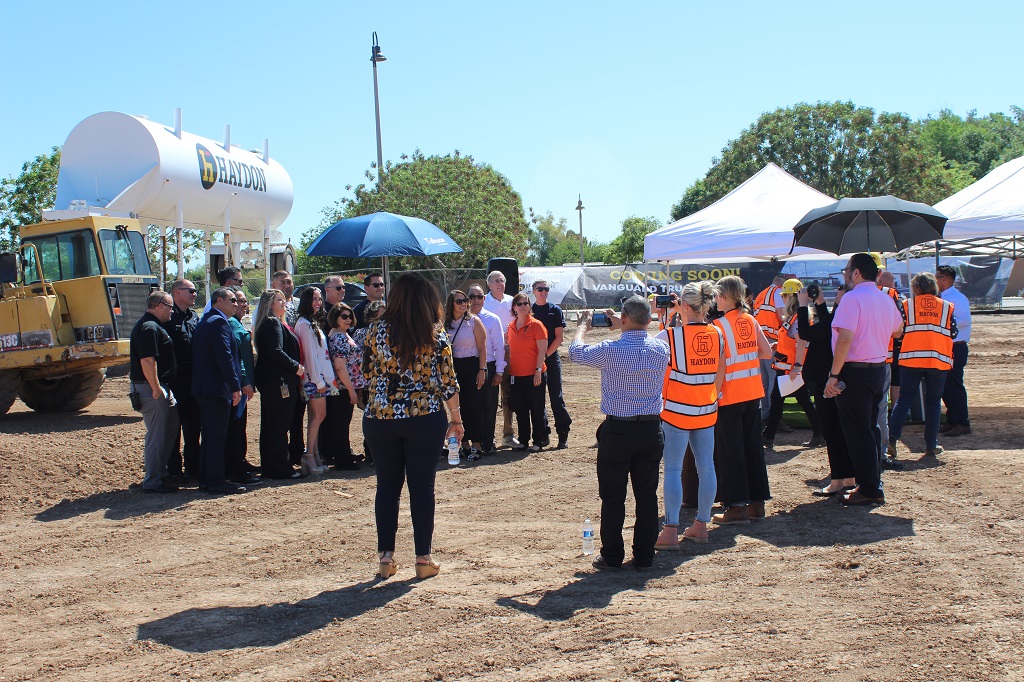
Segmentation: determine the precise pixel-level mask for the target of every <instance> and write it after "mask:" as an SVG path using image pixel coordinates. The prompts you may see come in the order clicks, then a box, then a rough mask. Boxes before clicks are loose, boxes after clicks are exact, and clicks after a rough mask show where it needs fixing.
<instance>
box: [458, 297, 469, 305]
mask: <svg viewBox="0 0 1024 682" xmlns="http://www.w3.org/2000/svg"><path fill="white" fill-rule="evenodd" d="M467 303H469V299H468V298H457V299H455V305H466V304H467Z"/></svg>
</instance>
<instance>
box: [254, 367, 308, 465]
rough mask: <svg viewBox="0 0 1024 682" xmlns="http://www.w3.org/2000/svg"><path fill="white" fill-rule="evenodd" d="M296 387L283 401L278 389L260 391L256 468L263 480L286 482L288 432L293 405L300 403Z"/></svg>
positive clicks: (288, 463)
mask: <svg viewBox="0 0 1024 682" xmlns="http://www.w3.org/2000/svg"><path fill="white" fill-rule="evenodd" d="M298 392H299V389H298V387H297V386H293V387H290V389H289V395H288V397H287V398H282V397H281V387H280V385H278V386H267V387H263V388H261V389H260V468H261V473H262V474H263V476H264V477H265V478H288V477H290V476H291V475H292V471H294V469H292V465H291V462H290V461H289V459H288V430H289V429H290V428H291V425H292V416H293V415H294V414H295V402H296V401H297V400H298V401H301V400H300V398H299V396H298Z"/></svg>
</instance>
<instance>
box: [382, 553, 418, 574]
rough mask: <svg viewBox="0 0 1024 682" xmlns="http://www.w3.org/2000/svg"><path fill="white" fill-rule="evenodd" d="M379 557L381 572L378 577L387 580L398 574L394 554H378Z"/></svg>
mask: <svg viewBox="0 0 1024 682" xmlns="http://www.w3.org/2000/svg"><path fill="white" fill-rule="evenodd" d="M377 556H378V557H379V558H380V570H379V571H378V573H377V575H379V576H380V577H381V578H382V579H384V580H387V579H388V578H390V577H391V576H393V575H394V574H395V573H398V564H396V563H395V558H394V552H377ZM417 573H418V572H417Z"/></svg>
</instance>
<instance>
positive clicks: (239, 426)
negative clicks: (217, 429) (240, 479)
mask: <svg viewBox="0 0 1024 682" xmlns="http://www.w3.org/2000/svg"><path fill="white" fill-rule="evenodd" d="M235 410H236V408H234V407H233V408H231V417H230V419H228V433H227V440H226V441H225V442H224V470H225V472H226V474H227V476H228V478H234V477H236V476H244V475H245V474H248V473H249V463H248V462H246V461H245V455H246V454H247V453H248V450H249V445H248V443H247V442H246V437H245V427H246V424H247V423H248V420H249V403H248V401H246V404H245V407H243V408H242V414H241V416H239V417H235Z"/></svg>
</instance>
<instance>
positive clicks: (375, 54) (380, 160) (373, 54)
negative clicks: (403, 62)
mask: <svg viewBox="0 0 1024 682" xmlns="http://www.w3.org/2000/svg"><path fill="white" fill-rule="evenodd" d="M387 60H388V58H387V57H385V56H384V55H382V54H381V53H380V45H379V44H378V43H377V32H376V31H374V32H373V46H372V47H371V48H370V61H371V62H372V63H373V113H374V116H375V117H376V119H377V183H378V184H379V183H380V178H381V174H382V173H383V172H384V152H383V149H382V147H381V144H380V97H379V95H378V94H377V62H386V61H387Z"/></svg>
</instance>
